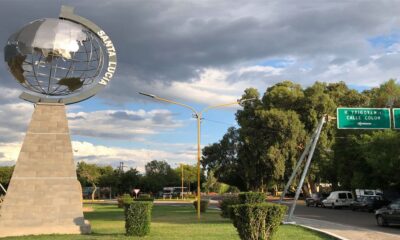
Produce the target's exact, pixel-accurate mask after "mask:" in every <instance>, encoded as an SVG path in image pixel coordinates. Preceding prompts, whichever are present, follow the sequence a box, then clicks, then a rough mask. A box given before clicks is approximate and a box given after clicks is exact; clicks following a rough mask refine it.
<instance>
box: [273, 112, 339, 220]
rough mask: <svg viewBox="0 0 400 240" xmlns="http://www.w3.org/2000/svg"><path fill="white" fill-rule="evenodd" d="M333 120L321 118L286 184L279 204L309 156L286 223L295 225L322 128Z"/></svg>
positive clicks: (325, 117) (327, 117) (326, 117)
mask: <svg viewBox="0 0 400 240" xmlns="http://www.w3.org/2000/svg"><path fill="white" fill-rule="evenodd" d="M333 119H335V118H334V117H330V116H328V115H324V116H323V117H322V118H321V120H320V121H319V123H318V126H317V128H316V129H315V131H314V133H313V135H312V136H311V139H310V141H309V142H308V143H307V145H306V147H305V149H304V152H303V153H302V155H301V156H300V159H299V161H298V162H297V164H296V167H295V169H294V171H293V173H292V175H291V176H290V178H289V181H288V182H287V184H286V186H285V189H284V191H283V193H282V195H281V198H280V200H279V203H282V201H283V198H284V197H285V195H286V192H287V190H288V188H289V187H290V185H291V184H292V181H293V180H294V177H295V175H296V173H297V171H298V170H299V169H300V166H301V165H302V162H303V161H304V159H305V157H306V156H307V161H306V165H305V166H304V170H303V173H302V175H301V179H300V182H299V184H298V185H297V190H296V194H295V197H294V199H293V203H292V206H291V207H290V210H289V214H288V217H287V220H286V223H294V221H293V219H292V217H293V213H294V210H295V208H296V204H297V200H298V199H299V196H300V192H301V189H302V187H303V184H304V180H305V178H306V176H307V172H308V169H309V168H310V164H311V160H312V157H313V155H314V151H315V148H316V146H317V143H318V139H319V136H320V135H321V131H322V128H323V126H324V124H325V123H326V122H328V121H330V120H333Z"/></svg>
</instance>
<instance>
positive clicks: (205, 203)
mask: <svg viewBox="0 0 400 240" xmlns="http://www.w3.org/2000/svg"><path fill="white" fill-rule="evenodd" d="M209 203H210V201H209V200H208V199H201V200H200V212H206V211H207V208H208V204H209ZM193 205H194V208H195V209H196V211H197V200H196V201H194V202H193Z"/></svg>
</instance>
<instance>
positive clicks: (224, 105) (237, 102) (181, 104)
mask: <svg viewBox="0 0 400 240" xmlns="http://www.w3.org/2000/svg"><path fill="white" fill-rule="evenodd" d="M139 94H141V95H143V96H147V97H150V98H153V99H155V100H158V101H163V102H167V103H172V104H176V105H179V106H182V107H185V108H188V109H190V110H191V111H192V112H193V113H194V117H195V118H196V120H197V218H198V219H199V220H200V201H201V196H200V157H201V148H200V141H201V139H200V127H201V126H200V123H201V119H202V116H203V114H204V113H205V112H207V111H208V110H210V109H213V108H221V107H227V106H231V105H235V104H241V103H243V102H246V101H251V100H254V99H255V98H250V99H243V100H237V101H235V102H231V103H225V104H218V105H212V106H208V107H206V108H204V109H203V110H201V111H200V112H199V111H196V109H194V108H193V107H191V106H189V105H186V104H184V103H179V102H175V101H171V100H168V99H165V98H160V97H158V96H156V95H154V94H149V93H143V92H139Z"/></svg>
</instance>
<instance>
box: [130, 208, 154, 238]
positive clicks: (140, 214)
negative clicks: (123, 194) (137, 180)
mask: <svg viewBox="0 0 400 240" xmlns="http://www.w3.org/2000/svg"><path fill="white" fill-rule="evenodd" d="M152 208H153V203H152V202H148V201H143V202H141V201H135V202H132V203H131V204H129V205H126V206H125V230H126V235H128V236H145V235H147V234H149V232H150V222H151V209H152Z"/></svg>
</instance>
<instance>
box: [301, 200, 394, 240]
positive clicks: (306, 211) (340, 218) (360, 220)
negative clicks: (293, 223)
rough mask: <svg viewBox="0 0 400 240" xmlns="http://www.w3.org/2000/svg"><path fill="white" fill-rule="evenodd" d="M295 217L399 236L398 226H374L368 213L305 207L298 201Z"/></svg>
mask: <svg viewBox="0 0 400 240" xmlns="http://www.w3.org/2000/svg"><path fill="white" fill-rule="evenodd" d="M295 216H296V217H302V218H310V219H317V220H323V221H329V222H334V223H340V224H343V225H349V226H354V227H359V228H366V229H370V230H374V231H380V232H385V233H390V234H396V235H399V236H400V226H391V227H379V226H377V225H376V222H375V217H374V214H373V213H368V212H359V211H351V210H349V209H330V208H316V207H306V206H305V204H304V201H298V205H297V206H296V210H295Z"/></svg>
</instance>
